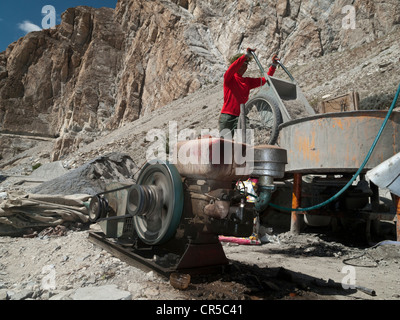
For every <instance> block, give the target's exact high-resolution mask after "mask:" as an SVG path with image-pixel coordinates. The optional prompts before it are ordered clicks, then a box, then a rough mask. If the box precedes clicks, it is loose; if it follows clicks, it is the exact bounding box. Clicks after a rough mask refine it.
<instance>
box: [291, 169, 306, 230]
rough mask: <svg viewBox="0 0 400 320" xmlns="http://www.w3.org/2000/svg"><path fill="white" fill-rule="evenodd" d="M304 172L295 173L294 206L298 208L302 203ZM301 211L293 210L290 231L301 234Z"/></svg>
mask: <svg viewBox="0 0 400 320" xmlns="http://www.w3.org/2000/svg"><path fill="white" fill-rule="evenodd" d="M302 177H303V176H302V174H301V173H295V174H294V179H293V194H292V208H293V209H298V208H300V205H301V181H302ZM301 217H302V216H301V213H298V212H296V211H292V215H291V221H290V232H291V233H293V234H299V233H300V228H301V221H300V218H301Z"/></svg>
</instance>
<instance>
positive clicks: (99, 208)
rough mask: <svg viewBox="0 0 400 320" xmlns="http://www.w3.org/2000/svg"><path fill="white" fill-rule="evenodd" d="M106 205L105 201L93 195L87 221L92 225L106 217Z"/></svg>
mask: <svg viewBox="0 0 400 320" xmlns="http://www.w3.org/2000/svg"><path fill="white" fill-rule="evenodd" d="M107 209H108V203H107V200H106V199H104V198H103V197H101V196H99V195H95V196H93V197H92V199H91V200H90V204H89V221H90V222H92V223H94V222H96V221H97V220H98V219H99V218H103V217H105V216H106V215H107Z"/></svg>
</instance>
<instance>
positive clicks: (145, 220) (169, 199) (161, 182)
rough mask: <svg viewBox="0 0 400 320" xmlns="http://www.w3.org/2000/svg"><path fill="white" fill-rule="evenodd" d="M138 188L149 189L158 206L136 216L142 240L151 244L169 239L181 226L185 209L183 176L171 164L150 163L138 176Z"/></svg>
mask: <svg viewBox="0 0 400 320" xmlns="http://www.w3.org/2000/svg"><path fill="white" fill-rule="evenodd" d="M137 184H138V185H142V186H150V187H151V189H152V190H154V191H155V193H156V197H155V198H154V199H153V200H154V201H156V202H157V203H156V204H155V205H154V204H153V205H152V206H151V207H152V209H151V210H149V211H148V212H147V213H144V214H138V215H135V216H134V217H133V224H134V227H135V229H136V232H137V234H138V236H139V238H140V239H141V240H142V241H143V242H144V243H146V244H148V245H156V244H162V243H165V242H167V241H168V240H170V239H171V238H172V237H173V235H174V234H175V231H176V229H177V228H178V226H179V223H180V220H181V216H182V210H183V187H182V179H181V176H180V174H179V172H178V170H177V169H176V167H175V166H174V165H172V164H169V163H168V162H165V161H159V160H158V161H151V162H148V163H147V164H146V165H145V166H144V168H143V169H142V171H141V172H140V174H139V177H138V180H137Z"/></svg>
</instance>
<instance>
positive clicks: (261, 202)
mask: <svg viewBox="0 0 400 320" xmlns="http://www.w3.org/2000/svg"><path fill="white" fill-rule="evenodd" d="M273 190H274V188H269V187H261V192H260V194H259V196H258V198H257V201H256V203H255V206H254V209H255V210H256V211H257V212H262V211H264V210H265V209H266V208H267V207H268V204H269V202H270V200H271V197H272V192H273Z"/></svg>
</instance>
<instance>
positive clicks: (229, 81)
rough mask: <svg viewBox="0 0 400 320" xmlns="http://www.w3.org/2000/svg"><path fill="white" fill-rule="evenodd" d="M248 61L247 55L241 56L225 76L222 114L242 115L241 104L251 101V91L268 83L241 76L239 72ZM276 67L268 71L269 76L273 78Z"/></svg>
mask: <svg viewBox="0 0 400 320" xmlns="http://www.w3.org/2000/svg"><path fill="white" fill-rule="evenodd" d="M245 61H246V55H243V56H241V57H240V58H239V59H237V60H236V61H235V62H234V63H232V64H231V65H230V67H229V68H228V70H227V71H226V72H225V75H224V105H223V106H222V110H221V113H227V114H231V115H234V116H239V115H240V104H242V103H246V102H247V100H249V94H250V90H251V89H254V88H257V87H260V86H263V85H264V84H265V83H266V80H265V78H264V77H262V78H245V77H242V76H240V75H239V74H238V73H237V72H238V71H239V69H240V67H241V66H242V64H243V63H244V62H245ZM275 70H276V67H274V66H271V67H270V68H269V71H268V75H269V76H271V77H272V76H273V75H274V73H275Z"/></svg>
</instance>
